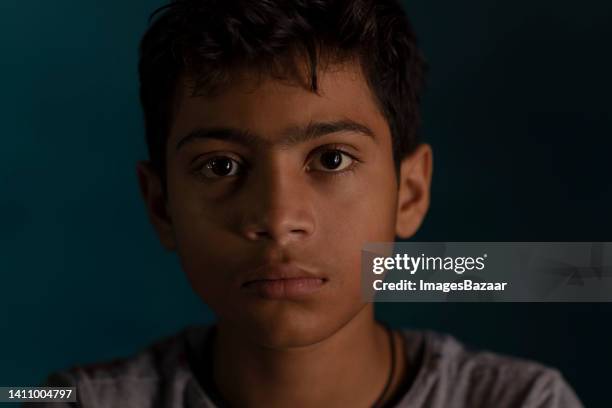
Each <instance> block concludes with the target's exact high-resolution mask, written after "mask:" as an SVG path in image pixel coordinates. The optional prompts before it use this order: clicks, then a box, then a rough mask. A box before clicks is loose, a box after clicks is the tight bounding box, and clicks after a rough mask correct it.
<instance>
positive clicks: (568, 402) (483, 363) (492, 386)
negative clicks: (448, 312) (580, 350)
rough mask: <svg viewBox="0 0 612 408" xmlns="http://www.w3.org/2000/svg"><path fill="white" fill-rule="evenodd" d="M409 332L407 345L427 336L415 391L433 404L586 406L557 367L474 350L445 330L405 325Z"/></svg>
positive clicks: (422, 340)
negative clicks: (430, 330)
mask: <svg viewBox="0 0 612 408" xmlns="http://www.w3.org/2000/svg"><path fill="white" fill-rule="evenodd" d="M404 335H405V338H406V340H407V342H406V343H407V344H410V342H415V339H421V343H422V349H423V351H422V365H421V367H420V370H419V374H418V377H417V381H416V382H415V384H414V389H413V390H411V391H415V395H416V396H417V397H418V396H419V393H420V395H421V397H423V398H431V399H432V400H433V401H438V402H439V403H438V405H435V404H432V405H431V406H432V407H436V406H445V405H448V404H449V403H450V401H452V404H451V405H452V406H465V407H490V406H495V407H500V408H501V407H517V406H520V407H541V408H545V407H546V408H549V407H550V408H561V407H563V408H565V407H568V408H569V407H572V408H573V407H582V405H581V403H580V402H579V400H578V398H577V397H576V395H575V393H574V391H573V390H572V388H571V387H570V386H569V385H568V384H567V382H566V381H565V379H564V378H563V376H562V375H561V373H560V372H559V371H558V370H556V369H554V368H551V367H547V366H545V365H542V364H540V363H537V362H534V361H530V360H526V359H521V358H515V357H510V356H506V355H502V354H497V353H492V352H490V351H486V350H471V349H468V348H467V347H465V346H464V345H463V344H462V343H460V342H459V341H457V340H456V339H455V338H454V337H452V336H450V335H445V334H441V333H435V332H429V331H424V332H414V331H409V330H405V331H404ZM417 342H418V341H417ZM407 347H409V346H407ZM434 394H435V395H434ZM443 400H444V401H443ZM458 401H461V403H460V404H461V405H458V404H459V403H458ZM427 406H430V405H427Z"/></svg>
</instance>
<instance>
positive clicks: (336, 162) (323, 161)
mask: <svg viewBox="0 0 612 408" xmlns="http://www.w3.org/2000/svg"><path fill="white" fill-rule="evenodd" d="M354 161H355V159H353V158H352V157H351V156H350V155H349V154H347V153H345V152H343V151H342V150H338V149H332V150H324V151H322V152H320V153H317V154H316V155H315V156H314V158H313V159H312V161H311V162H310V164H309V165H308V167H309V169H310V170H318V171H326V172H337V171H342V170H345V169H347V168H348V167H350V166H351V165H352V164H353V162H354Z"/></svg>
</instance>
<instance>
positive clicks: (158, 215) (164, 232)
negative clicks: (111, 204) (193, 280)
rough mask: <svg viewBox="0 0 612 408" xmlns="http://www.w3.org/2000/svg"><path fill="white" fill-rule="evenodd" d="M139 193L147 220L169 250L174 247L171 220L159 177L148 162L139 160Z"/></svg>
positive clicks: (137, 170)
mask: <svg viewBox="0 0 612 408" xmlns="http://www.w3.org/2000/svg"><path fill="white" fill-rule="evenodd" d="M136 172H137V174H138V183H139V184H140V194H141V195H142V198H143V200H144V202H145V205H146V206H147V212H148V215H149V221H150V222H151V224H152V225H153V228H155V231H156V232H157V236H158V237H159V240H160V241H161V244H162V245H163V246H164V248H166V249H167V250H169V251H173V250H174V249H176V243H175V239H174V230H173V228H172V220H171V218H170V216H169V215H168V209H167V200H166V197H165V196H164V193H163V189H162V184H161V179H160V177H159V175H158V174H157V172H156V171H155V170H154V169H153V167H152V166H151V163H150V162H146V161H141V162H138V164H137V166H136Z"/></svg>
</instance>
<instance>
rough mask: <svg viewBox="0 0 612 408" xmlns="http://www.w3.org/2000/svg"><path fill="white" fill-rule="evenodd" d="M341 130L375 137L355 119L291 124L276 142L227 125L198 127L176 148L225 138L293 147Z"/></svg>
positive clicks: (250, 144) (243, 142)
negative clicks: (299, 124)
mask: <svg viewBox="0 0 612 408" xmlns="http://www.w3.org/2000/svg"><path fill="white" fill-rule="evenodd" d="M340 132H352V133H356V134H359V135H362V136H367V137H369V138H371V139H375V137H374V132H373V131H372V130H371V129H370V128H369V127H367V126H365V125H362V124H361V123H357V122H355V121H353V120H350V119H345V120H338V121H332V122H311V123H309V124H307V125H306V126H290V127H288V128H287V129H285V130H284V131H283V132H281V137H280V139H278V140H275V141H274V142H267V141H266V140H265V139H264V138H263V137H261V136H259V135H257V134H254V133H251V132H249V131H248V130H244V129H236V128H227V127H213V128H198V129H195V130H193V131H191V132H189V133H188V134H187V135H186V136H184V137H182V138H181V139H180V140H179V141H178V143H177V144H176V150H179V149H180V148H181V147H182V146H184V145H186V144H188V143H191V142H194V141H196V140H202V139H215V140H223V141H228V142H234V143H239V144H243V145H247V146H254V145H262V144H264V145H265V144H274V145H280V146H283V147H291V146H294V145H297V144H300V143H304V142H307V141H309V140H313V139H317V138H319V137H322V136H325V135H328V134H332V133H340Z"/></svg>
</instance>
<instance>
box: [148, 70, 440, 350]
mask: <svg viewBox="0 0 612 408" xmlns="http://www.w3.org/2000/svg"><path fill="white" fill-rule="evenodd" d="M333 68H334V69H333V70H327V71H324V72H321V73H320V74H319V90H320V92H319V93H320V95H317V94H315V93H313V92H310V91H309V90H307V89H306V87H303V86H300V85H297V84H294V83H285V82H280V81H278V80H274V79H264V80H262V81H259V82H258V81H257V80H256V79H255V78H254V77H253V76H249V75H247V74H242V75H240V76H239V77H237V78H236V79H235V80H233V81H232V84H231V86H229V87H227V88H225V89H224V90H223V92H222V93H220V94H219V95H216V96H214V97H209V96H206V97H203V96H202V97H199V96H198V97H191V96H190V95H191V90H190V88H188V85H187V84H182V92H179V101H178V105H177V110H176V113H175V116H174V119H173V123H172V127H171V130H170V135H169V138H168V141H167V145H166V158H167V191H168V197H167V202H166V203H163V204H160V200H159V196H158V192H159V189H158V186H157V185H156V184H155V183H158V180H157V179H156V177H155V176H154V175H153V174H152V173H150V172H148V171H146V170H145V169H144V166H141V168H140V170H139V171H140V175H141V185H142V186H143V187H142V188H143V194H144V195H145V197H146V199H147V202H148V203H149V211H150V213H151V219H152V221H153V223H154V225H155V227H156V229H157V231H158V233H159V235H160V238H161V240H162V243H163V244H164V245H165V246H166V247H167V248H169V249H176V250H177V252H178V255H179V258H180V261H181V264H182V266H183V268H184V270H185V272H186V273H187V276H188V278H189V280H190V282H191V284H192V286H193V288H194V290H195V291H196V292H197V294H198V295H199V296H200V297H201V298H202V299H203V300H204V301H205V302H206V303H207V304H208V305H209V306H210V307H211V308H212V309H213V311H214V312H215V313H216V314H217V316H218V318H219V319H220V323H222V324H223V323H229V324H230V325H231V326H232V327H234V328H235V329H236V330H239V331H240V332H241V333H243V334H244V335H245V336H249V337H250V338H251V340H253V341H255V342H257V343H259V344H262V345H266V346H269V347H291V346H300V345H306V344H312V343H315V342H318V341H320V340H322V339H324V338H326V337H327V336H329V335H331V334H333V333H334V332H335V331H336V330H338V329H339V328H341V327H342V326H343V325H345V324H346V323H347V322H349V321H350V320H351V319H352V318H353V317H354V316H355V315H357V314H358V313H359V312H360V311H362V310H363V309H364V306H366V303H365V302H364V301H363V300H362V295H361V288H360V282H361V277H360V276H361V275H360V273H361V265H360V262H361V248H362V245H363V244H364V243H366V242H376V241H387V242H388V241H393V240H394V238H395V236H396V233H398V223H397V221H398V220H397V218H398V217H400V218H405V214H403V213H401V214H398V202H399V204H400V207H402V203H401V200H402V193H401V189H400V193H399V195H398V185H397V183H398V181H397V179H396V174H395V169H394V163H393V158H392V146H391V135H390V130H389V127H388V124H387V122H386V120H385V119H384V117H383V116H382V114H381V113H380V112H379V110H378V108H377V107H376V105H375V102H374V98H373V96H372V94H371V93H370V90H369V88H368V87H367V85H366V82H365V80H364V78H363V76H362V74H361V71H360V70H359V68H358V66H356V65H347V64H345V65H335V66H333ZM430 165H431V163H430V162H429V166H430ZM418 166H419V165H417V167H418ZM425 167H427V166H425ZM425 167H424V168H425ZM422 177H424V178H428V175H427V174H423V176H422ZM423 182H425V180H423ZM426 182H427V183H428V182H429V180H426ZM401 183H402V179H401V178H400V184H401ZM147 185H148V187H147ZM406 185H411V183H406ZM153 186H155V187H153ZM424 194H425V195H427V194H426V193H424ZM403 196H404V197H407V196H406V194H403ZM412 199H413V200H414V197H413V198H412ZM408 202H410V200H408ZM155 203H157V204H155ZM161 207H163V208H161ZM425 208H426V205H425ZM415 214H416V215H415ZM423 214H424V210H423V211H416V212H414V214H413V215H412V217H413V218H415V217H416V218H419V217H420V218H422V216H423ZM415 223H416V224H415ZM418 223H420V219H418V220H416V221H414V220H413V222H412V224H414V225H418ZM412 224H411V225H412ZM400 235H401V234H400ZM404 235H406V234H404ZM278 277H284V278H303V279H301V280H277V281H275V282H271V281H270V280H268V282H267V283H263V282H262V281H259V282H253V281H254V280H257V279H264V280H265V279H272V278H278Z"/></svg>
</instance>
